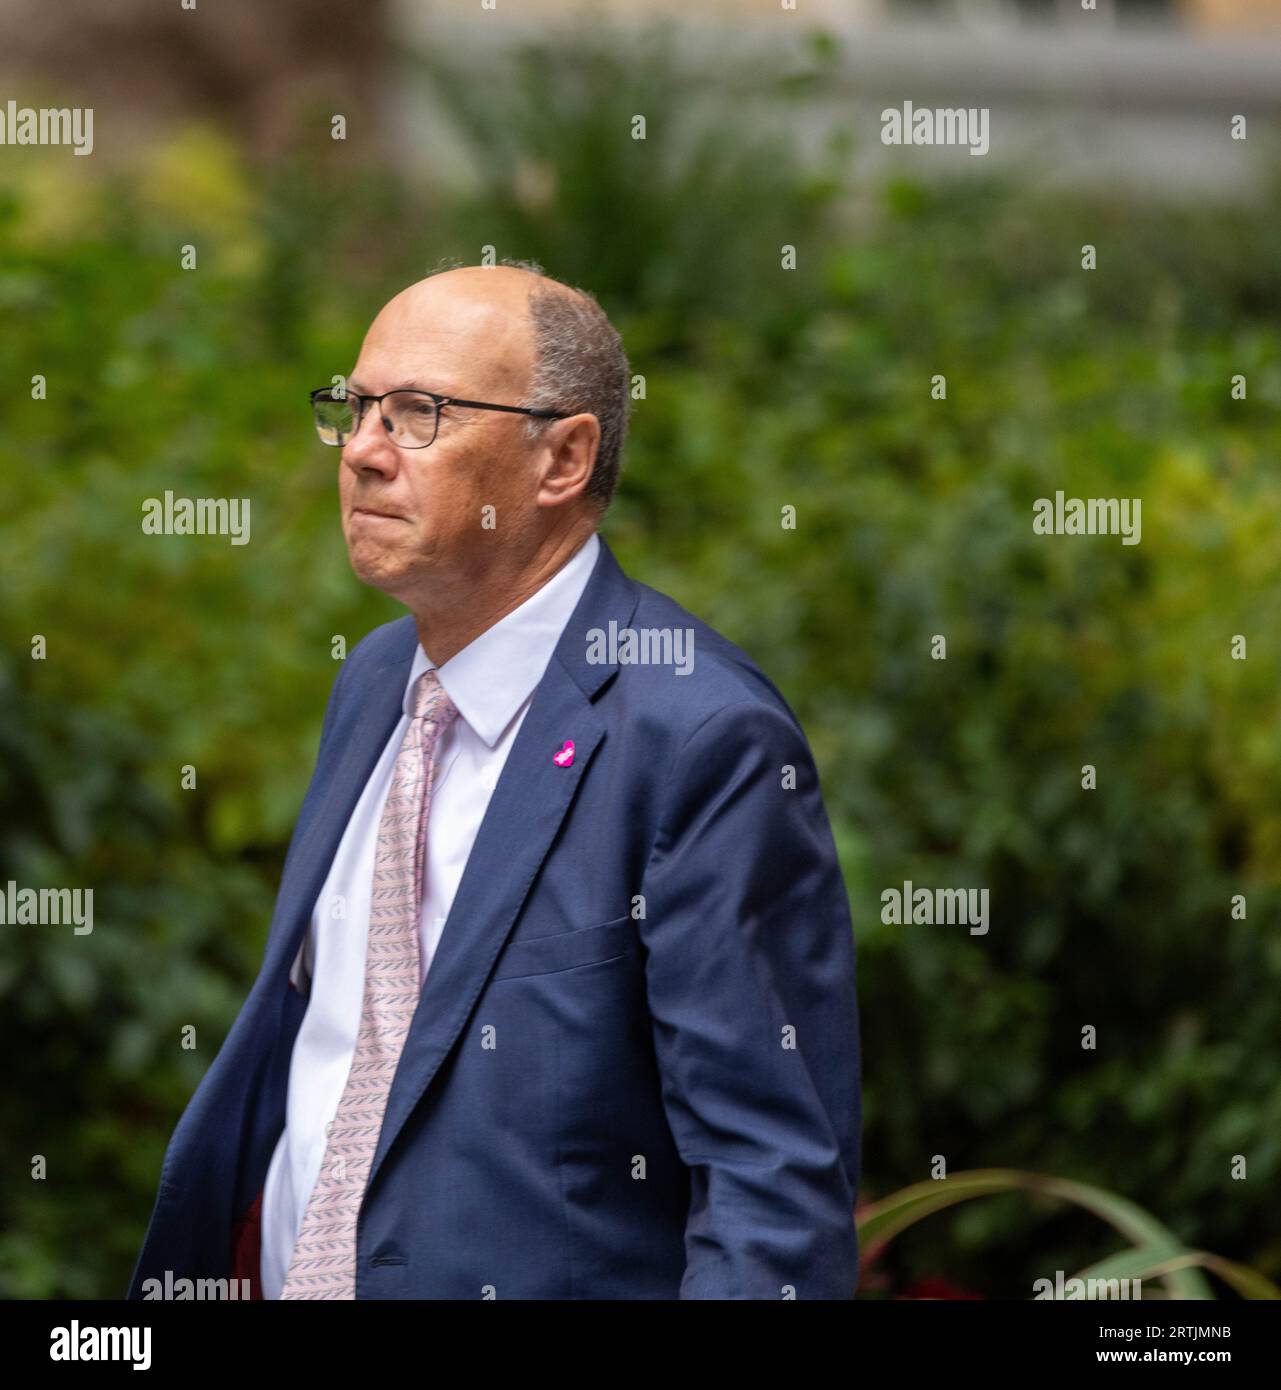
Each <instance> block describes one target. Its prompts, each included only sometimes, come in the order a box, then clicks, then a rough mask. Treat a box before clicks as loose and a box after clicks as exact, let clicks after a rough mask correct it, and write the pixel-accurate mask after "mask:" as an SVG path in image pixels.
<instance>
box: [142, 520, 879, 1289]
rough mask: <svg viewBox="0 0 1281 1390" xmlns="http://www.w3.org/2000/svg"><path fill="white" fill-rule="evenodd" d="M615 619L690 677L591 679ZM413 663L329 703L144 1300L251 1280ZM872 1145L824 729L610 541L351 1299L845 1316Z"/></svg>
mask: <svg viewBox="0 0 1281 1390" xmlns="http://www.w3.org/2000/svg"><path fill="white" fill-rule="evenodd" d="M611 621H613V622H614V623H616V624H617V625H618V627H619V628H620V629H626V628H631V629H641V628H654V629H662V628H670V629H673V630H675V629H677V628H688V629H692V630H693V632H694V667H693V670H692V672H691V673H689V674H687V675H679V674H677V673H676V672H675V670H674V669H673V667H672V666H659V665H639V664H636V665H633V664H621V665H619V664H594V663H593V662H592V661H591V660H589V652H590V651H591V648H590V646H589V636H588V634H589V633H590V632H591V630H592V629H600V630H602V631H604V632H606V633H607V632H608V631H609V625H610V622H611ZM417 642H418V638H417V634H416V630H415V626H414V622H413V619H412V618H410V617H405V618H401V619H400V620H398V621H396V622H392V623H388V624H387V625H386V626H384V627H381V628H378V629H377V630H376V631H374V632H372V633H371V634H370V635H369V636H368V637H367V638H365V640H364V641H362V642H361V643H360V644H359V645H358V646H357V647H356V648H355V649H354V650H353V651H352V653H351V654H350V656H349V658H348V660H347V661H346V663H345V664H344V666H343V667H342V669H341V671H340V674H339V676H338V678H337V680H336V681H335V683H334V688H333V693H332V695H331V696H330V700H329V707H328V710H327V712H326V715H325V721H324V728H323V732H322V734H321V740H320V748H319V751H318V754H317V758H316V768H315V772H314V774H313V776H312V780H311V784H310V786H309V788H308V791H307V795H306V799H305V800H304V802H303V805H302V810H301V812H300V814H299V818H298V823H297V826H296V828H295V831H294V835H293V839H292V841H291V843H290V846H289V852H288V856H287V858H286V860H285V867H284V874H283V878H282V881H281V886H280V894H279V898H278V900H277V903H276V908H275V912H274V915H273V917H272V921H271V927H270V933H269V935H268V938H267V946H266V953H265V957H264V960H263V965H262V970H261V972H260V973H259V975H258V978H257V981H256V982H255V983H254V986H253V988H252V990H251V991H250V993H249V996H248V998H247V999H246V1001H245V1004H244V1007H243V1008H242V1009H241V1011H240V1014H239V1017H238V1018H237V1019H236V1021H235V1024H234V1025H233V1027H232V1029H231V1031H230V1033H229V1034H228V1036H227V1038H226V1041H225V1042H224V1044H223V1046H222V1048H221V1050H220V1051H219V1053H218V1055H217V1057H216V1059H215V1060H214V1062H213V1064H212V1065H211V1066H210V1067H209V1070H208V1071H207V1072H206V1074H205V1076H204V1078H203V1079H202V1081H201V1083H200V1085H199V1087H198V1088H197V1090H196V1093H195V1095H194V1096H193V1097H192V1099H191V1102H190V1104H189V1105H188V1106H187V1109H186V1111H185V1113H184V1114H183V1116H182V1118H181V1120H180V1121H179V1123H178V1126H177V1128H176V1129H175V1131H174V1133H173V1137H172V1139H171V1141H170V1144H169V1148H168V1152H167V1153H166V1156H165V1161H164V1167H163V1170H162V1172H161V1177H160V1187H159V1193H158V1196H157V1199H156V1203H155V1209H154V1212H153V1214H152V1218H151V1223H150V1227H149V1230H148V1232H147V1236H146V1241H145V1243H144V1245H143V1248H142V1251H141V1253H140V1255H139V1258H138V1262H137V1267H136V1269H135V1271H134V1277H133V1281H132V1284H131V1286H130V1289H129V1296H130V1297H133V1298H141V1297H143V1296H144V1284H145V1281H147V1280H149V1279H160V1280H161V1281H163V1280H164V1279H165V1274H166V1271H170V1272H171V1277H172V1278H174V1279H179V1278H189V1279H202V1278H203V1279H220V1278H226V1277H229V1276H230V1275H231V1274H232V1272H233V1264H234V1260H235V1255H234V1254H233V1244H234V1241H235V1234H234V1233H239V1235H240V1237H241V1238H242V1241H243V1236H244V1232H245V1229H246V1218H247V1216H248V1215H249V1214H252V1213H254V1212H256V1210H257V1206H256V1204H257V1203H258V1202H260V1200H261V1193H262V1188H263V1183H264V1179H265V1176H266V1172H267V1166H268V1163H269V1161H270V1159H271V1155H272V1151H273V1149H274V1148H275V1145H276V1141H277V1139H278V1138H279V1136H280V1133H281V1130H282V1127H283V1125H284V1122H285V1093H286V1087H287V1083H288V1074H289V1065H290V1055H291V1051H292V1048H293V1043H294V1038H295V1036H296V1034H297V1031H298V1025H299V1023H300V1022H301V1019H302V1016H303V1013H304V1011H305V1009H306V1000H305V998H303V997H302V996H300V995H299V994H298V992H297V990H295V989H294V988H293V987H292V985H290V984H289V981H288V976H289V971H290V966H291V964H292V962H293V959H294V956H295V955H296V953H297V952H298V949H299V946H300V944H301V941H302V937H303V933H304V931H305V930H306V927H307V924H308V920H309V918H310V916H311V912H312V907H313V904H314V903H315V901H316V898H317V896H318V894H319V892H320V890H321V887H322V885H323V883H324V880H325V877H326V875H327V873H328V871H329V867H330V863H331V860H332V858H333V855H334V852H335V850H336V848H337V846H338V842H339V840H340V838H341V836H342V833H343V830H344V828H345V826H346V823H347V820H348V817H349V816H350V814H351V812H352V809H353V808H354V806H355V804H356V801H357V798H358V797H359V795H360V792H361V790H362V788H363V787H364V785H365V781H366V779H367V778H368V776H369V774H370V772H371V771H372V769H373V767H374V764H375V763H376V761H377V759H378V756H379V753H380V752H381V750H382V748H383V746H384V745H385V743H386V741H387V739H388V738H389V737H390V735H391V732H392V730H393V729H394V728H395V726H396V723H397V721H398V719H399V718H400V717H401V701H402V698H403V695H404V689H405V682H406V679H407V677H408V673H409V667H410V662H411V660H412V657H413V654H414V651H415V649H416V647H417ZM599 654H600V653H599V650H597V652H596V653H594V655H597V656H598V655H599ZM566 739H572V740H573V742H574V760H573V765H572V766H571V767H561V766H558V765H557V764H556V763H554V762H553V761H552V755H553V754H554V753H556V752H557V751H558V750H560V748H561V746H562V744H563V743H564V742H565V740H566ZM788 768H792V769H794V774H789V773H788V772H787V769H788ZM793 783H794V785H793ZM859 1144H860V1088H859V1033H858V1011H857V1003H856V997H855V956H854V942H853V932H852V925H851V921H850V914H849V905H848V901H847V899H846V894H845V888H844V884H843V882H842V879H841V873H840V869H839V867H838V864H837V859H836V853H835V847H834V845H833V841H832V834H831V830H830V827H829V824H828V820H827V816H826V813H825V811H824V808H823V803H822V798H821V795H820V790H819V783H818V777H817V773H816V771H815V768H814V763H813V760H812V758H811V755H810V751H809V747H808V745H807V743H806V740H805V736H804V734H803V733H802V731H801V728H800V726H799V724H798V723H797V721H796V718H795V716H794V715H793V714H792V712H791V710H790V709H789V708H788V706H787V704H786V702H785V701H784V700H783V697H782V696H781V695H780V694H779V692H778V690H777V689H775V687H774V686H773V685H772V684H771V683H770V681H769V680H768V679H767V678H766V677H765V676H764V675H763V674H762V673H761V671H760V670H759V669H758V668H757V666H756V665H755V664H754V663H753V662H752V661H751V659H750V658H749V657H747V656H746V655H745V654H744V653H743V652H742V651H740V650H739V649H738V648H737V647H735V646H734V645H732V644H731V643H730V642H728V641H727V640H726V639H725V638H723V637H721V636H720V635H719V634H718V633H716V632H714V631H713V630H712V629H711V628H709V627H708V626H707V625H706V624H705V623H702V622H700V621H699V620H698V619H697V618H694V617H693V616H692V615H690V614H689V613H687V612H686V611H685V610H684V609H683V608H681V607H680V606H679V605H678V604H676V603H675V602H673V601H672V600H671V599H669V598H667V597H666V596H665V595H663V594H660V593H658V592H657V591H656V590H654V589H651V588H649V587H648V586H647V585H644V584H639V583H637V582H635V581H634V580H632V579H630V578H629V577H628V576H627V575H626V574H624V573H623V571H622V569H621V568H620V567H619V565H618V562H617V560H616V559H615V558H614V555H613V553H612V551H611V550H610V549H609V547H608V546H607V545H605V544H604V542H603V538H602V545H601V549H600V554H599V557H598V559H597V563H596V566H595V568H594V570H593V572H592V575H591V577H590V580H589V581H588V584H587V587H586V589H585V590H584V592H583V595H582V598H581V599H580V601H579V603H578V606H577V608H576V609H575V611H574V614H573V616H572V617H571V619H570V621H569V623H568V625H567V626H566V628H565V631H564V633H563V634H562V636H561V638H560V640H559V642H558V645H557V647H556V650H555V653H554V655H553V656H552V658H551V660H550V662H549V663H548V666H547V670H546V672H545V674H544V676H543V678H542V681H541V682H540V684H539V686H538V688H537V690H536V692H535V696H534V700H533V703H532V705H531V707H530V709H529V711H528V713H527V715H526V717H525V721H524V723H523V724H522V726H521V728H520V731H519V733H518V735H517V737H516V741H515V743H514V745H513V747H512V750H511V753H510V755H509V757H508V760H507V762H506V764H505V766H504V768H503V771H502V774H501V776H500V778H499V780H498V783H497V785H496V787H495V788H494V792H493V796H492V799H491V801H490V804H489V808H488V811H487V813H486V815H485V818H484V821H483V823H482V825H481V827H480V831H479V834H478V836H477V839H476V842H475V845H474V847H473V849H472V853H471V857H470V859H469V860H468V862H467V866H466V870H465V872H464V874H463V878H462V881H461V883H460V885H459V888H458V893H457V896H456V898H455V900H454V903H453V907H452V910H451V912H450V914H449V917H448V919H447V921H446V924H445V928H444V933H443V936H442V939H441V941H440V945H439V948H438V951H437V954H436V956H435V959H434V960H433V963H432V967H431V970H430V971H429V972H428V975H427V980H426V983H425V985H424V987H423V992H422V997H421V1000H420V1002H419V1006H418V1010H417V1013H416V1014H415V1016H414V1019H413V1023H412V1025H411V1027H410V1030H409V1034H408V1037H407V1039H406V1042H405V1046H404V1051H403V1053H402V1055H401V1059H400V1064H399V1067H398V1069H397V1071H396V1075H395V1080H394V1082H393V1085H392V1088H391V1092H390V1095H389V1097H388V1101H387V1108H386V1113H385V1115H384V1119H383V1125H382V1131H381V1134H380V1137H379V1141H378V1147H377V1150H376V1153H375V1157H374V1160H373V1166H372V1168H371V1171H370V1177H369V1184H368V1187H367V1189H366V1195H365V1199H364V1204H363V1207H362V1209H361V1214H360V1220H359V1225H358V1229H357V1251H356V1255H357V1259H356V1296H357V1297H358V1298H457V1299H481V1298H485V1297H497V1298H535V1299H542V1298H555V1299H565V1298H619V1299H631V1298H765V1299H780V1298H788V1297H796V1298H802V1299H805V1298H839V1299H845V1298H850V1297H852V1296H853V1293H854V1287H855V1283H856V1280H857V1258H858V1247H857V1240H856V1236H855V1230H854V1222H853V1208H854V1201H855V1196H856V1191H857V1185H858V1175H859ZM255 1263H256V1261H255ZM255 1273H256V1270H255Z"/></svg>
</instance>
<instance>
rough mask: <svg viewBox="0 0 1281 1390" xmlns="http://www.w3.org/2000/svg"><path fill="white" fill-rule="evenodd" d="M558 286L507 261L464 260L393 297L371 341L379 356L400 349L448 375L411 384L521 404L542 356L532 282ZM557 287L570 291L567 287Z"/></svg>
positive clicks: (373, 328)
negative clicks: (532, 303)
mask: <svg viewBox="0 0 1281 1390" xmlns="http://www.w3.org/2000/svg"><path fill="white" fill-rule="evenodd" d="M554 284H555V282H553V281H549V280H547V279H546V278H545V277H544V276H541V275H537V274H535V273H534V272H532V271H529V270H523V269H520V268H518V267H515V266H505V265H497V266H488V267H486V266H461V267H459V268H458V269H455V270H447V271H442V272H440V273H439V274H436V275H430V276H428V277H427V278H426V279H424V280H419V281H417V282H415V283H414V284H412V285H410V286H409V287H408V288H406V289H403V290H401V291H400V293H399V294H398V295H396V296H395V297H394V298H393V299H391V300H389V301H388V303H387V304H386V305H385V306H384V307H383V309H382V310H381V312H380V313H379V314H378V316H377V318H375V319H374V322H373V324H372V325H371V327H370V330H369V335H368V337H367V339H366V347H367V348H368V347H372V348H373V349H374V353H373V355H374V356H375V357H377V356H378V354H379V353H380V351H384V352H390V351H395V352H396V353H398V354H401V355H405V354H408V355H410V356H413V355H415V354H421V356H422V357H423V358H429V359H431V361H432V363H433V368H434V370H436V371H437V372H438V373H439V372H443V373H444V375H443V376H438V377H437V379H436V380H434V381H430V382H428V381H421V382H415V383H413V384H415V385H420V386H421V387H422V388H423V389H425V390H431V391H439V392H440V393H441V394H442V395H446V396H463V397H466V398H468V399H470V400H487V401H488V400H492V401H494V402H496V403H498V404H510V405H518V404H520V403H521V401H522V399H523V397H524V395H525V394H526V393H527V392H528V390H529V386H530V381H531V378H532V375H533V371H534V365H535V361H536V359H537V348H536V344H535V341H534V332H533V324H532V322H531V319H530V312H529V309H530V297H531V295H532V294H533V292H534V290H535V288H537V287H540V286H551V285H554ZM556 288H557V290H564V292H565V293H568V294H573V291H572V290H569V289H568V287H567V286H558V287H556ZM364 356H365V354H364V353H363V352H362V359H363V358H364ZM404 384H406V385H408V384H410V383H408V382H406V383H404ZM357 389H358V388H357Z"/></svg>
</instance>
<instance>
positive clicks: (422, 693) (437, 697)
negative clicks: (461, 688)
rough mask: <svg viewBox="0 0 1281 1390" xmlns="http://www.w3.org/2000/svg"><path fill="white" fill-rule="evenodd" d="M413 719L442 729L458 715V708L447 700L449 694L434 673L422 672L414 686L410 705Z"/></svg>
mask: <svg viewBox="0 0 1281 1390" xmlns="http://www.w3.org/2000/svg"><path fill="white" fill-rule="evenodd" d="M412 709H413V713H412V715H411V718H413V719H425V720H427V722H428V723H429V724H434V725H436V727H437V728H438V729H439V728H444V726H445V725H446V724H448V723H449V721H450V720H451V719H452V718H453V717H454V715H456V714H457V713H458V706H457V705H455V704H454V702H453V701H452V700H451V699H450V698H449V692H448V691H447V690H446V689H445V687H444V686H443V685H441V683H440V677H439V676H438V675H437V674H436V673H435V671H424V672H423V673H422V675H421V676H419V677H418V680H417V681H416V682H415V684H414V695H413V703H412Z"/></svg>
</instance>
